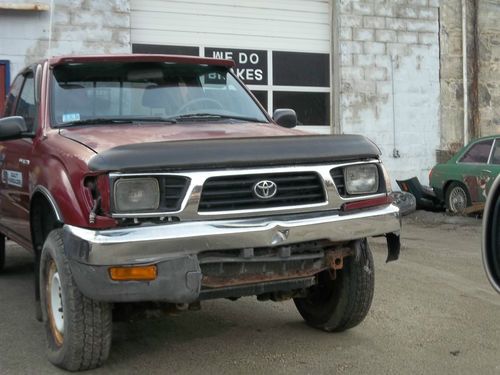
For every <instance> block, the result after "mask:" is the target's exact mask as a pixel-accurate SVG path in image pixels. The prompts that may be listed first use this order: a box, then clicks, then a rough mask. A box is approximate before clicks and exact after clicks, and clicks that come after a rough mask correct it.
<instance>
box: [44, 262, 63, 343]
mask: <svg viewBox="0 0 500 375" xmlns="http://www.w3.org/2000/svg"><path fill="white" fill-rule="evenodd" d="M56 272H57V266H56V263H55V262H54V261H53V260H51V261H50V265H49V269H48V272H47V275H46V280H47V284H46V285H45V295H46V296H47V297H46V304H47V306H46V309H47V318H48V320H49V326H50V332H51V333H52V337H53V338H54V342H55V344H56V346H57V347H59V348H60V347H61V346H62V345H63V343H64V335H63V332H61V331H59V330H58V329H57V328H56V322H55V321H54V314H53V313H52V303H51V285H50V280H52V276H53V275H54V273H56Z"/></svg>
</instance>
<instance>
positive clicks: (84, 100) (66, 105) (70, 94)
mask: <svg viewBox="0 0 500 375" xmlns="http://www.w3.org/2000/svg"><path fill="white" fill-rule="evenodd" d="M57 90H58V93H57V102H56V108H55V113H56V117H57V119H58V121H64V119H63V116H64V115H69V114H72V115H73V114H78V116H79V117H85V116H88V115H90V114H91V113H92V105H91V103H90V100H89V98H88V96H87V91H86V89H85V87H83V86H82V85H77V84H68V83H66V84H61V85H59V87H58V88H57Z"/></svg>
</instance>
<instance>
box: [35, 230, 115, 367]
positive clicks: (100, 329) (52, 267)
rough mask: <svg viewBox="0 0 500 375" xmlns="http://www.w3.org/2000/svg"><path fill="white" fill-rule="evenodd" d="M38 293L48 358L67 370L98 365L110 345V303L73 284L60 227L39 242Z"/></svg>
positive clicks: (104, 357) (105, 357)
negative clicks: (89, 295)
mask: <svg viewBox="0 0 500 375" xmlns="http://www.w3.org/2000/svg"><path fill="white" fill-rule="evenodd" d="M40 296H41V301H40V303H41V308H42V314H43V321H44V325H45V331H46V335H47V356H48V359H49V361H50V362H51V363H52V364H54V365H55V366H57V367H60V368H63V369H65V370H69V371H81V370H89V369H93V368H96V367H99V366H100V365H102V363H103V362H104V361H105V360H106V359H107V357H108V355H109V350H110V347H111V333H112V314H111V305H110V304H108V303H102V302H96V301H93V300H91V299H89V298H87V297H85V296H84V295H83V294H82V293H81V292H80V290H79V289H78V287H77V286H76V284H75V281H74V280H73V276H72V273H71V268H70V266H69V262H68V259H67V258H66V254H65V253H64V245H63V237H62V230H61V229H55V230H53V231H52V232H50V234H49V235H48V237H47V239H46V241H45V243H44V246H43V250H42V255H41V258H40Z"/></svg>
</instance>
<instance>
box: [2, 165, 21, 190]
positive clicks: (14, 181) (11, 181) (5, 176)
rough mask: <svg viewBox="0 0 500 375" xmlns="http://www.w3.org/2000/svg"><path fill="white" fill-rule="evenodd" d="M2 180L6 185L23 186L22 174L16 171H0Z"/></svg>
mask: <svg viewBox="0 0 500 375" xmlns="http://www.w3.org/2000/svg"><path fill="white" fill-rule="evenodd" d="M2 182H3V183H4V184H7V185H12V186H17V187H23V174H22V173H21V172H17V171H9V170H7V169H4V170H3V171H2Z"/></svg>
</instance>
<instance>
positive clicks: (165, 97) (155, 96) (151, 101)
mask: <svg viewBox="0 0 500 375" xmlns="http://www.w3.org/2000/svg"><path fill="white" fill-rule="evenodd" d="M177 87H178V86H176V85H175V86H174V85H161V86H160V85H150V86H147V87H146V88H145V89H144V93H143V95H142V106H143V107H146V108H150V109H151V114H152V115H160V116H173V115H175V113H176V112H177V111H176V109H177V108H178V103H176V100H175V99H174V95H172V91H173V90H175V89H176V88H177Z"/></svg>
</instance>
